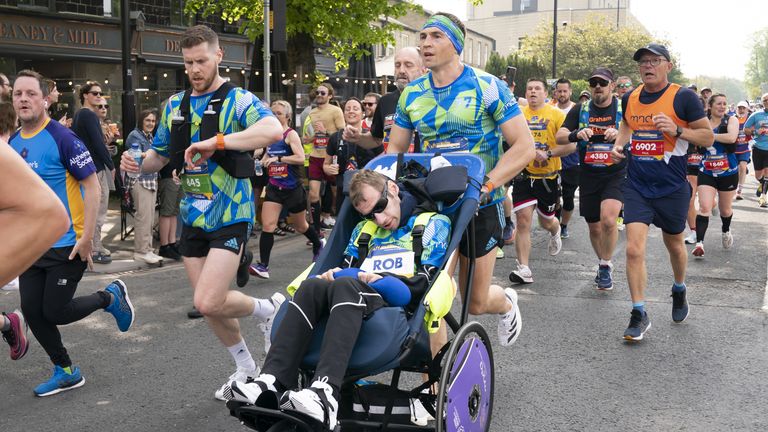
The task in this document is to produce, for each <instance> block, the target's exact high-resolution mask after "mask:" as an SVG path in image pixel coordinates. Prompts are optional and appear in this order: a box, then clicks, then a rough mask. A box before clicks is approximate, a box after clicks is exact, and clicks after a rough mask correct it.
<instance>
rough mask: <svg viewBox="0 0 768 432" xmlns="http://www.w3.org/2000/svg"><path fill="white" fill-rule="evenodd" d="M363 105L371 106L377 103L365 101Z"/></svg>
mask: <svg viewBox="0 0 768 432" xmlns="http://www.w3.org/2000/svg"><path fill="white" fill-rule="evenodd" d="M363 105H365V106H368V107H370V106H374V105H376V102H363Z"/></svg>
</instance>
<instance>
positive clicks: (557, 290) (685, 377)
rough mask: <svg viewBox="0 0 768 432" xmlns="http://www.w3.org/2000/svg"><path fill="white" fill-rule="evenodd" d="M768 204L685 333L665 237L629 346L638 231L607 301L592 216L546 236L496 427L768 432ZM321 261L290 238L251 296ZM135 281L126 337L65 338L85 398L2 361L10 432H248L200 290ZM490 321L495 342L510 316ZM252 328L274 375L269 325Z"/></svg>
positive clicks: (506, 370)
mask: <svg viewBox="0 0 768 432" xmlns="http://www.w3.org/2000/svg"><path fill="white" fill-rule="evenodd" d="M753 191H754V189H748V190H747V191H745V195H746V196H748V199H747V200H745V201H739V202H737V203H736V213H735V216H734V222H733V233H734V237H735V239H736V244H735V247H734V248H733V249H732V250H729V251H724V250H723V249H722V247H721V245H720V234H719V228H720V222H719V220H718V218H713V220H712V222H711V223H710V232H709V235H708V237H707V241H706V243H705V245H706V250H707V253H706V256H705V258H704V259H702V260H693V259H691V260H690V262H689V266H688V269H689V270H688V271H689V276H688V287H689V300H690V302H691V315H690V317H689V318H688V320H687V321H686V322H685V323H683V324H674V323H672V321H671V315H670V314H671V312H670V310H671V299H670V298H669V291H670V286H671V281H672V279H671V277H672V276H671V269H670V267H669V264H668V258H667V255H666V251H665V250H664V248H663V245H662V242H661V233H660V231H659V230H658V229H655V228H652V229H651V233H650V238H649V242H648V247H649V253H648V265H649V267H648V274H649V289H648V293H647V295H648V300H647V310H648V311H649V314H650V316H651V320H652V322H653V328H652V329H651V330H650V331H649V332H648V333H647V335H646V340H644V341H643V342H642V343H640V344H634V345H629V344H626V343H624V342H623V341H622V340H621V335H622V333H623V331H624V328H625V327H626V325H627V322H628V320H629V311H630V308H631V304H630V301H629V294H628V289H627V285H626V279H625V276H624V262H625V260H624V236H623V234H622V235H621V238H620V241H619V245H618V247H617V252H616V255H615V258H614V263H615V265H616V270H615V273H614V274H615V278H616V283H615V285H616V288H615V290H614V291H613V292H607V293H606V292H597V291H596V290H595V289H594V286H593V285H594V284H593V278H594V274H595V270H596V265H597V262H596V259H595V258H594V255H593V253H592V251H591V248H590V246H589V241H588V238H587V227H586V225H585V223H584V222H583V219H581V218H579V217H578V215H576V216H575V217H574V219H573V221H572V223H571V225H570V231H571V238H570V239H567V240H565V241H564V247H563V251H562V252H561V254H560V255H559V256H556V257H550V256H549V255H548V254H547V252H546V241H547V237H546V235H545V233H544V232H543V231H541V230H538V229H537V230H536V231H535V233H534V238H533V243H534V247H533V252H532V260H531V268H532V270H533V274H534V280H535V283H533V284H531V285H527V286H525V287H521V288H520V289H519V291H518V292H519V294H520V304H521V309H522V317H523V330H522V336H521V337H520V339H519V340H518V342H517V343H516V344H515V345H514V346H512V347H508V348H502V347H500V346H498V345H494V350H495V353H494V354H495V373H496V391H495V402H494V404H495V406H494V412H493V426H492V428H491V430H493V431H618V430H630V431H634V430H644V431H721V430H722V431H731V430H738V431H761V430H766V428H768V412H767V410H766V406H765V401H766V400H768V373H766V370H767V369H768V348H767V346H768V336H767V335H768V331H767V329H766V326H767V325H768V309H766V307H767V306H766V302H768V294H767V293H766V262H767V255H766V226H767V225H768V224H767V223H766V217H765V215H766V213H765V212H766V210H765V209H758V208H757V206H756V204H755V198H754V195H752V196H751V197H749V195H750V194H752V193H753ZM252 246H255V244H254V245H252ZM689 250H690V247H689ZM506 252H507V258H505V259H502V260H498V261H497V266H496V272H495V279H496V282H497V283H499V284H501V285H503V286H508V285H509V282H508V279H507V275H508V274H509V271H510V270H511V269H512V268H513V266H514V264H515V261H514V250H513V248H512V247H507V248H506ZM310 259H311V250H310V248H309V247H307V246H305V245H304V238H303V237H300V236H295V237H293V238H289V239H284V240H281V241H279V242H277V243H276V246H275V250H274V252H273V254H272V260H273V263H272V266H271V273H272V279H271V280H269V281H262V280H256V279H251V282H250V283H249V284H248V286H247V287H246V288H244V289H243V290H244V292H246V293H248V294H250V295H254V296H259V297H267V296H269V295H270V294H271V293H272V292H274V291H276V290H280V289H283V287H284V286H285V285H286V284H287V282H288V281H289V280H291V279H292V278H293V277H295V275H296V274H298V273H299V272H300V270H302V269H303V268H304V266H305V265H306V264H307V263H308V262H309V260H310ZM120 278H122V279H123V280H124V281H125V282H126V283H127V284H128V286H129V289H130V293H131V298H132V300H133V302H134V304H135V305H136V308H137V318H136V322H135V326H134V328H133V329H132V330H131V331H130V332H128V333H125V334H121V333H119V332H118V331H117V329H116V327H115V324H114V321H113V319H112V318H111V316H110V315H108V314H105V313H102V312H97V313H95V314H93V315H91V316H90V317H88V318H86V319H85V320H83V321H80V322H78V323H75V324H72V325H70V326H67V327H64V328H62V333H63V336H64V340H65V343H66V345H67V347H68V349H69V351H70V354H71V356H72V358H73V360H74V362H75V364H76V365H78V366H80V368H81V369H82V371H83V374H84V376H85V378H86V385H85V386H83V387H82V388H80V389H77V390H74V391H71V392H66V393H64V394H61V395H57V396H53V397H49V398H43V399H39V398H35V397H34V396H33V394H32V388H33V387H34V386H35V385H37V384H38V383H39V382H41V381H42V380H43V379H47V378H48V376H49V375H50V373H51V366H50V363H49V362H48V360H47V357H46V355H45V353H44V352H43V350H42V348H41V347H40V346H39V345H38V344H37V342H36V341H33V342H32V346H31V349H30V352H29V353H28V355H27V356H26V357H25V358H24V359H22V360H21V361H18V362H13V361H11V360H9V358H8V357H7V356H6V355H5V354H3V355H2V356H0V395H1V396H0V398H1V399H2V400H1V401H0V431H4V432H9V431H47V430H55V431H59V432H68V431H131V432H140V431H159V430H189V431H243V430H248V429H246V428H244V427H242V426H240V425H239V424H238V422H237V421H236V420H235V419H234V418H232V417H230V416H229V415H228V411H227V410H226V409H225V407H224V405H223V404H222V403H221V402H218V401H215V400H214V399H213V392H214V390H215V389H216V388H217V387H218V386H219V385H221V384H222V383H223V382H224V380H225V379H226V378H227V376H228V375H229V374H230V373H231V372H232V370H233V369H234V366H233V364H232V361H231V359H230V356H229V355H228V354H227V352H226V351H225V350H224V349H223V348H222V347H221V346H220V344H219V343H218V341H217V340H216V339H215V338H214V336H213V335H212V334H211V332H210V331H209V330H208V328H207V326H206V324H205V322H204V321H202V320H188V319H187V318H186V311H187V309H188V308H189V306H190V305H191V291H190V289H189V287H188V283H187V280H186V276H185V274H184V271H183V269H182V268H181V267H180V266H178V265H175V266H174V265H171V266H166V267H164V268H160V269H155V270H149V271H143V272H138V273H132V274H123V275H120ZM110 279H111V276H103V275H99V276H89V277H87V278H86V279H85V280H84V281H83V282H82V283H81V285H80V291H81V292H83V293H88V292H92V291H94V290H97V289H100V288H101V287H103V286H104V285H105V284H106V283H108V282H109V280H110ZM457 303H458V302H457ZM17 305H18V294H17V293H15V292H0V310H3V311H9V310H11V309H13V308H15V307H17ZM457 307H458V306H457V305H455V308H457ZM477 320H478V321H480V322H481V323H482V324H483V325H484V326H485V327H486V328H487V329H488V331H489V334H490V335H491V336H492V338H493V339H494V341H495V337H496V336H495V335H496V329H495V327H496V318H495V317H477ZM241 323H242V327H243V332H244V334H245V337H246V341H247V342H248V344H249V346H250V348H251V351H252V352H253V353H254V356H255V358H256V360H257V362H261V361H262V360H263V357H264V352H263V349H262V346H263V345H262V344H263V342H262V335H261V333H260V332H259V330H258V328H257V326H256V323H255V322H254V321H252V320H248V319H243V320H242V321H241ZM412 379H416V377H413V378H412Z"/></svg>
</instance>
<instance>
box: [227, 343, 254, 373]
mask: <svg viewBox="0 0 768 432" xmlns="http://www.w3.org/2000/svg"><path fill="white" fill-rule="evenodd" d="M227 350H228V351H229V353H230V354H232V358H233V359H235V364H237V368H238V369H245V370H249V371H252V370H255V369H256V362H255V361H253V357H252V356H251V352H250V351H248V347H247V346H245V341H244V340H242V339H241V340H240V342H239V343H237V344H235V345H232V346H231V347H227Z"/></svg>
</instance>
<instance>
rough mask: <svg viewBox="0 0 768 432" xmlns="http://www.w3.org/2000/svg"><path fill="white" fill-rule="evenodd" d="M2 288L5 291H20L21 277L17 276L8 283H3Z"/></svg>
mask: <svg viewBox="0 0 768 432" xmlns="http://www.w3.org/2000/svg"><path fill="white" fill-rule="evenodd" d="M0 290H3V291H18V290H19V278H18V277H15V278H13V280H12V281H10V282H8V283H7V284H5V285H3V287H2V288H0Z"/></svg>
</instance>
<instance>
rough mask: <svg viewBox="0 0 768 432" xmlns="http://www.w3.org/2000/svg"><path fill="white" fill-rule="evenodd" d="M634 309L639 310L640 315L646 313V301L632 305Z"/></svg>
mask: <svg viewBox="0 0 768 432" xmlns="http://www.w3.org/2000/svg"><path fill="white" fill-rule="evenodd" d="M632 309H637V310H639V311H640V313H641V314H642V313H645V301H639V302H637V303H632Z"/></svg>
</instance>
